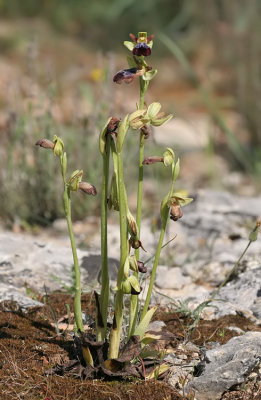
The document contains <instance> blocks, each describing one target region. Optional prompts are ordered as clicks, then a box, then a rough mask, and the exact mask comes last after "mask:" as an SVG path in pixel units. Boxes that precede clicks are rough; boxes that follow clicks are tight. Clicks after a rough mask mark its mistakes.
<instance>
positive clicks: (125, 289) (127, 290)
mask: <svg viewBox="0 0 261 400" xmlns="http://www.w3.org/2000/svg"><path fill="white" fill-rule="evenodd" d="M114 290H115V289H114ZM121 290H122V291H123V293H124V294H131V283H130V281H129V279H124V280H123V282H122V284H121Z"/></svg>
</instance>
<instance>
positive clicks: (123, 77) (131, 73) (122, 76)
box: [113, 68, 138, 84]
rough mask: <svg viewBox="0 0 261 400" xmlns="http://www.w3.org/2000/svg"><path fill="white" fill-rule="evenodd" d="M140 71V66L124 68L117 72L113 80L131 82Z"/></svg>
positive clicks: (119, 82)
mask: <svg viewBox="0 0 261 400" xmlns="http://www.w3.org/2000/svg"><path fill="white" fill-rule="evenodd" d="M137 72H138V68H128V69H122V70H120V71H119V72H117V74H116V75H114V77H113V82H115V83H118V84H121V83H122V81H124V82H125V83H131V82H132V81H133V79H134V78H135V76H136V75H138V74H137Z"/></svg>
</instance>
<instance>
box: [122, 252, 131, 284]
mask: <svg viewBox="0 0 261 400" xmlns="http://www.w3.org/2000/svg"><path fill="white" fill-rule="evenodd" d="M129 270H130V262H129V257H127V258H126V260H125V263H124V266H123V275H124V277H125V278H126V279H127V278H128V276H129Z"/></svg>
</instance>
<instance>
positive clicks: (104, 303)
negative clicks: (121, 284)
mask: <svg viewBox="0 0 261 400" xmlns="http://www.w3.org/2000/svg"><path fill="white" fill-rule="evenodd" d="M109 166H110V137H108V138H107V140H106V150H105V153H104V155H103V176H102V200H101V265H102V269H101V281H102V284H101V295H100V298H99V310H98V313H100V315H101V318H102V322H103V326H99V318H97V321H96V340H97V342H99V341H102V340H104V339H105V337H106V332H107V314H108V303H109V286H110V282H109V273H108V243H107V209H108V207H107V197H108V183H109Z"/></svg>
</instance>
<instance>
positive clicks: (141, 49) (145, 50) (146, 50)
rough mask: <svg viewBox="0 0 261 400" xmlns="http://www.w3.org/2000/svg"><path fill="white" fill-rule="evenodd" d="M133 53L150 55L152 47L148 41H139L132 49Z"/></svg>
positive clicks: (135, 54)
mask: <svg viewBox="0 0 261 400" xmlns="http://www.w3.org/2000/svg"><path fill="white" fill-rule="evenodd" d="M132 54H133V55H134V56H139V57H140V56H145V57H147V56H150V55H151V48H150V47H149V46H148V45H147V44H146V43H137V44H136V46H135V47H134V48H133V50H132Z"/></svg>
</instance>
